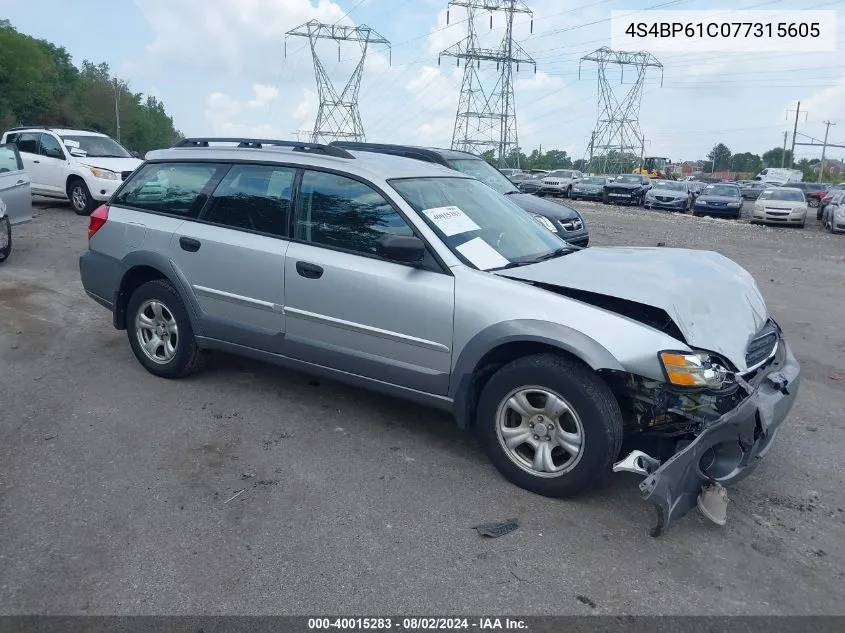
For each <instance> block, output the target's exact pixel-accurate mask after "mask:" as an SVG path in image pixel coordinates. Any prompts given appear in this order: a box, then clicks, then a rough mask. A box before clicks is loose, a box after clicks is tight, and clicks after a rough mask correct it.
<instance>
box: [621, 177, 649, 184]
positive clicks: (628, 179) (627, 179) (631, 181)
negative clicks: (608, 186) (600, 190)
mask: <svg viewBox="0 0 845 633" xmlns="http://www.w3.org/2000/svg"><path fill="white" fill-rule="evenodd" d="M615 182H621V183H623V184H626V185H639V184H642V182H643V180H642V178H640V177H639V176H617V178H616V181H615Z"/></svg>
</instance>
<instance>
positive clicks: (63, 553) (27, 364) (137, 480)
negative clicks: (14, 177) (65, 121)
mask: <svg viewBox="0 0 845 633" xmlns="http://www.w3.org/2000/svg"><path fill="white" fill-rule="evenodd" d="M576 206H577V207H578V208H579V209H581V210H582V211H583V213H584V215H585V217H586V219H587V222H588V224H589V227H590V230H591V234H592V243H593V244H594V245H616V244H630V245H644V246H654V245H656V244H657V243H658V242H661V243H664V244H665V245H666V246H680V247H692V248H702V249H712V250H717V251H719V252H721V253H723V254H725V255H727V256H728V257H731V258H733V259H735V260H736V261H738V262H739V263H741V264H742V265H743V266H745V267H746V268H747V269H748V270H749V271H751V273H752V274H753V275H754V276H755V277H756V278H757V280H758V283H759V285H760V287H761V289H762V291H763V293H764V295H765V297H766V299H767V301H768V304H769V307H770V311H771V312H772V314H773V315H774V317H775V318H776V319H777V320H778V321H779V322H780V324H781V325H782V326H783V328H784V329H785V331H786V334H787V336H788V338H789V340H790V342H791V344H792V346H793V349H794V351H795V352H796V355H797V356H798V358H799V360H800V361H801V363H802V368H803V384H802V387H801V390H800V393H799V395H798V400H797V403H796V406H795V408H794V409H793V412H792V415H791V417H790V418H789V419H788V420H787V421H786V423H785V424H784V426H783V428H782V432H781V434H780V436H779V438H778V441H777V442H776V444H775V446H774V448H773V450H772V451H771V452H770V453H769V455H768V457H767V458H766V460H765V462H764V463H763V464H762V465H761V466H760V468H758V470H757V471H756V472H755V473H754V474H753V475H752V476H751V477H749V478H748V479H747V480H745V481H743V482H742V483H741V484H739V485H738V486H737V487H735V488H733V489H732V490H731V491H730V498H731V502H730V505H729V516H728V524H727V525H726V526H725V527H724V528H719V527H717V526H715V525H713V524H712V523H709V522H707V521H706V520H705V519H703V518H702V517H701V516H700V514H699V513H698V512H696V511H693V512H691V513H690V514H689V515H688V516H687V517H685V518H684V519H682V520H681V521H679V522H678V523H676V524H674V525H673V526H672V527H671V529H670V530H669V532H668V533H667V534H666V535H665V536H664V537H661V538H659V539H652V538H650V537H649V536H648V534H647V530H648V528H649V527H650V525H651V524H652V522H653V519H654V516H653V510H652V508H651V507H650V505H648V504H646V503H645V502H643V501H641V499H640V498H639V494H638V491H637V483H638V478H637V477H636V476H634V475H630V474H617V475H608V477H607V480H606V481H605V482H603V485H601V486H600V487H599V488H597V489H596V490H595V491H593V492H591V493H590V494H588V495H585V496H583V497H580V498H577V499H572V500H566V501H555V500H550V499H545V498H542V497H538V496H534V495H532V494H530V493H527V492H525V491H522V490H520V489H518V488H516V487H514V486H512V485H510V484H508V483H507V482H506V481H504V480H503V479H502V477H500V476H499V475H498V474H497V472H496V471H495V470H494V469H493V467H492V466H491V465H489V464H488V462H487V460H486V459H485V457H484V455H483V454H482V452H481V450H480V449H479V448H478V447H477V445H476V444H475V442H474V441H473V440H472V439H471V438H468V437H465V436H464V435H462V434H461V433H460V432H459V431H458V430H457V429H456V428H455V425H454V423H453V421H452V420H451V419H450V418H449V417H448V416H446V415H444V414H442V413H439V412H436V411H432V410H429V409H425V408H422V407H418V406H414V405H409V404H407V403H404V402H400V401H397V400H392V399H389V398H386V397H382V396H378V395H373V394H370V393H367V392H364V391H361V390H357V389H353V388H349V387H345V386H341V385H338V384H334V383H330V382H327V381H316V380H314V379H312V378H310V377H308V376H305V375H301V374H296V373H293V372H288V371H284V370H281V369H277V368H273V367H268V366H265V365H262V364H259V363H256V362H252V361H246V360H241V359H236V358H232V357H226V356H217V357H215V359H214V361H213V362H212V365H211V367H210V368H209V369H208V370H207V371H206V372H204V373H202V374H199V375H197V376H194V377H191V378H190V379H186V380H183V381H165V380H160V379H157V378H155V377H153V376H151V375H150V374H148V373H147V372H146V371H144V370H143V369H142V368H141V366H140V365H139V364H138V363H137V361H136V360H135V359H134V357H133V356H132V354H131V352H130V349H129V346H128V344H127V341H126V334H125V332H118V331H115V330H114V329H113V328H112V327H111V322H110V316H109V314H108V313H107V312H106V311H105V310H104V309H102V308H101V307H99V306H98V305H96V304H95V303H94V302H92V301H91V300H89V299H88V298H87V297H86V296H85V294H84V293H83V291H82V288H81V285H80V282H79V273H78V268H77V257H78V255H79V253H80V252H81V251H82V250H83V249H84V248H85V247H86V228H87V219H86V218H81V217H77V216H76V215H74V214H73V213H72V212H71V211H70V209H69V208H68V207H67V206H61V205H59V206H47V205H44V204H41V205H39V206H38V208H37V209H36V213H37V217H36V218H35V219H34V221H33V222H32V223H31V224H28V225H24V226H21V227H16V230H15V236H14V240H15V243H14V250H13V252H12V255H11V257H10V258H9V260H8V261H6V262H5V263H4V264H2V265H0V613H2V614H23V613H27V614H111V613H120V614H190V613H204V614H322V613H342V614H347V615H351V614H362V615H363V614H376V613H381V614H397V613H399V614H401V613H414V614H447V613H461V612H462V613H477V614H490V613H519V614H523V615H532V614H583V613H612V614H712V615H722V614H845V602H843V600H842V595H843V592H842V587H843V586H845V469H843V467H842V460H843V447H845V328H843V323H842V318H843V315H845V293H843V288H845V236H830V235H828V234H826V233H822V232H820V231H818V230H817V229H816V227H815V224H814V222H812V221H811V222H809V223H808V225H807V228H805V229H803V230H800V229H780V228H765V227H758V226H751V225H749V224H747V222H745V221H740V222H737V221H733V220H717V219H710V218H693V217H691V216H680V215H675V214H670V213H660V212H651V211H645V210H641V209H624V208H614V207H606V206H602V205H599V204H593V203H576ZM241 490H243V492H241V493H240V494H239V495H238V496H236V497H234V498H232V497H233V496H234V495H235V494H236V493H238V491H241ZM511 517H516V518H518V519H519V520H520V528H519V529H518V530H517V531H515V532H513V533H511V534H509V535H507V536H505V537H502V538H499V539H493V540H489V539H482V538H481V537H479V536H478V534H477V533H476V532H475V531H474V530H473V529H472V526H473V525H475V524H478V523H481V522H486V521H492V520H503V519H506V518H511Z"/></svg>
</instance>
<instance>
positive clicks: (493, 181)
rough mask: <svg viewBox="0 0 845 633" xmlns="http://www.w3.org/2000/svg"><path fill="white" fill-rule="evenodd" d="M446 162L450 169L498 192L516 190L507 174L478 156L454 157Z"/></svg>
mask: <svg viewBox="0 0 845 633" xmlns="http://www.w3.org/2000/svg"><path fill="white" fill-rule="evenodd" d="M447 162H448V163H449V166H450V167H451V168H452V169H456V170H458V171H459V172H461V173H464V174H466V175H468V176H472V177H473V178H475V179H477V180H480V181H481V182H483V183H484V184H485V185H487V186H488V187H492V188H493V189H495V190H496V191H498V192H499V193H507V192H509V191H516V188H514V186H513V183H512V182H511V181H510V180H508V178H507V176H505V175H504V174H503V173H502V172H500V171H499V170H498V169H496V168H495V167H493V166H492V165H491V164H490V163H488V162H486V161H483V160H481V159H480V158H456V159H454V160H450V161H447Z"/></svg>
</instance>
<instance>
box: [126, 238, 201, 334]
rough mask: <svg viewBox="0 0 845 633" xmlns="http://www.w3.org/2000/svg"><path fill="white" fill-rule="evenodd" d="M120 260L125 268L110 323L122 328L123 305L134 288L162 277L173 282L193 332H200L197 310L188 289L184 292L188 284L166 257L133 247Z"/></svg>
mask: <svg viewBox="0 0 845 633" xmlns="http://www.w3.org/2000/svg"><path fill="white" fill-rule="evenodd" d="M123 263H124V265H125V266H126V267H127V269H128V270H127V271H126V273H125V274H124V275H123V278H122V279H121V281H120V287H119V289H118V290H117V292H116V294H115V300H114V326H115V327H116V328H117V329H119V330H124V329H126V307H127V305H128V304H129V298H130V297H131V296H132V293H133V292H134V291H135V289H136V288H138V287H139V286H141V285H142V284H145V283H147V282H148V281H153V280H155V279H163V280H165V281H168V282H169V283H170V284H171V285H172V286H173V288H174V289H175V290H176V293H177V294H178V295H179V297H180V298H181V299H182V302H183V303H184V304H185V309H186V311H187V313H188V318H189V319H190V320H191V327H192V328H193V330H194V333H195V334H196V335H201V333H202V331H201V329H200V328H199V319H198V314H199V310H198V309H197V305H196V303H195V302H194V300H193V297H192V295H191V293H190V292H188V288H189V287H190V286H189V284H188V282H187V280H186V279H185V278H184V277H183V276H182V275H180V274H179V272H178V270H177V269H176V268H175V267H174V266H173V265H172V263H171V262H170V260H169V259H167V258H166V257H165V256H163V255H161V254H159V253H153V252H150V251H135V252H132V253H130V254H129V255H127V256H126V257H125V258H124V260H123ZM165 271H166V272H165Z"/></svg>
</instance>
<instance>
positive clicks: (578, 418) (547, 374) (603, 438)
mask: <svg viewBox="0 0 845 633" xmlns="http://www.w3.org/2000/svg"><path fill="white" fill-rule="evenodd" d="M526 392H527V395H528V397H527V398H523V396H525V395H526ZM543 393H545V394H547V395H548V394H553V395H554V397H555V398H560V400H561V401H562V403H563V405H564V406H568V407H569V411H571V412H574V413H575V415H571V414H570V413H563V414H560V415H558V416H557V418H556V419H555V420H554V422H555V426H554V427H553V428H547V427H544V431H545V433H546V437H549V438H562V437H563V434H562V433H561V431H560V429H563V430H565V431H568V433H567V434H566V437H565V438H564V441H567V442H568V443H569V446H571V447H573V448H572V449H571V450H570V451H566V450H564V449H563V447H562V446H561V445H559V444H557V443H556V442H555V440H554V439H552V440H550V441H543V440H542V439H540V440H535V439H534V438H533V437H532V436H531V433H533V432H534V430H536V429H537V426H538V425H540V426H544V425H545V424H548V422H549V418H548V416H547V415H541V412H540V410H539V409H537V408H534V409H525V411H526V412H527V413H533V414H534V415H533V416H532V417H530V418H529V417H525V416H520V414H518V413H517V412H516V410H514V409H513V408H511V406H510V405H509V404H508V403H509V402H514V403H517V404H518V403H520V402H522V403H523V404H525V403H527V405H528V406H529V407H531V406H537V407H539V406H540V405H542V404H543V402H544V400H545V397H544V396H543V395H542V394H543ZM545 401H546V402H548V400H545ZM559 410H560V409H559ZM543 413H546V412H543ZM520 417H522V419H521V421H520V422H519V424H518V425H517V424H516V421H517V419H519V418H520ZM552 417H553V418H554V417H555V415H554V412H552ZM476 424H477V431H478V433H479V437H480V440H481V443H482V445H483V447H484V451H485V452H486V453H487V456H488V457H489V459H490V461H491V462H493V465H494V466H495V467H496V468H497V470H498V471H499V472H500V473H502V474H503V475H504V476H505V477H506V478H507V479H508V480H509V481H510V482H511V483H513V484H515V485H517V486H519V487H520V488H523V489H525V490H528V491H530V492H534V493H536V494H539V495H543V496H546V497H567V496H571V495H575V494H578V493H580V492H583V491H585V490H587V489H589V488H591V487H592V486H594V485H595V484H596V483H598V482H599V480H600V479H601V477H602V476H603V475H604V474H605V473H606V472H607V471H608V470H609V469H610V465H611V463H612V462H613V460H614V459H615V458H616V457H617V456H618V455H619V451H620V450H621V448H622V435H623V434H622V413H621V411H620V409H619V403H618V402H617V401H616V398H615V396H614V395H613V393H612V392H611V391H610V388H609V387H608V386H607V384H606V383H605V382H604V381H603V380H601V378H599V377H598V376H597V375H596V374H595V373H594V372H593V371H591V370H590V369H588V368H587V367H585V366H583V365H581V364H580V363H579V362H577V361H575V360H571V359H569V358H564V357H560V356H554V355H551V354H537V355H533V356H527V357H525V358H520V359H517V360H515V361H513V362H511V363H509V364H508V365H505V366H504V367H502V368H501V369H499V371H497V372H496V373H495V374H494V375H493V377H492V378H490V380H489V382H488V383H487V384H486V385H485V386H484V389H483V390H482V392H481V397H480V398H479V401H478V417H477V420H476ZM529 424H533V425H534V426H533V427H529ZM520 427H522V428H524V429H525V431H524V433H520V434H519V437H520V438H521V437H523V436H524V437H525V441H523V442H521V443H520V444H518V445H515V446H514V447H513V448H511V449H509V448H506V446H505V443H504V439H502V438H503V437H504V435H503V434H502V430H503V429H504V430H505V434H508V433H507V429H511V433H510V435H511V437H512V438H514V435H515V433H514V432H513V429H515V428H520ZM556 429H557V430H556ZM535 437H536V436H535ZM575 438H580V440H579V441H576V439H575ZM532 444H535V445H537V446H545V447H546V449H547V450H546V451H544V452H543V454H544V455H546V456H547V457H548V458H550V460H551V461H550V462H548V461H547V462H546V463H545V464H541V465H540V466H541V467H543V468H544V470H545V474H543V472H541V471H539V470H535V469H534V467H533V465H532V463H529V462H531V461H532V460H533V459H534V458H535V456H536V455H537V453H536V452H533V449H532V448H531V445H532ZM576 449H577V452H576ZM573 453H574V454H573ZM549 463H550V464H551V467H550V468H549V466H548V464H549Z"/></svg>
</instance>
